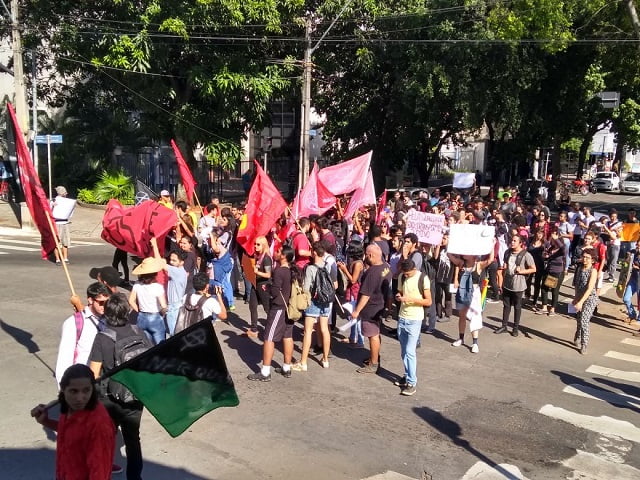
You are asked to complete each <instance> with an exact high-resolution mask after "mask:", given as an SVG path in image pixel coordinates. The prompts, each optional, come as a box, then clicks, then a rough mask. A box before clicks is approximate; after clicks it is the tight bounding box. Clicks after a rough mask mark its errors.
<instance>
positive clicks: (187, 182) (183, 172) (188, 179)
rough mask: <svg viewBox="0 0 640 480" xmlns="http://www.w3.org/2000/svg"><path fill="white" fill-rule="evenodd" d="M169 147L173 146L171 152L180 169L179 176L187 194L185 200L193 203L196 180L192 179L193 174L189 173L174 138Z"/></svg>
mask: <svg viewBox="0 0 640 480" xmlns="http://www.w3.org/2000/svg"><path fill="white" fill-rule="evenodd" d="M171 147H173V153H175V155H176V160H177V162H178V170H179V171H180V178H182V184H183V185H184V191H185V192H186V194H187V200H188V201H189V203H190V204H191V203H193V192H194V190H195V187H196V185H197V182H196V181H195V180H194V179H193V175H192V174H191V170H189V166H188V165H187V162H186V161H185V159H184V157H183V156H182V153H181V152H180V149H179V148H178V145H176V142H175V141H174V140H171Z"/></svg>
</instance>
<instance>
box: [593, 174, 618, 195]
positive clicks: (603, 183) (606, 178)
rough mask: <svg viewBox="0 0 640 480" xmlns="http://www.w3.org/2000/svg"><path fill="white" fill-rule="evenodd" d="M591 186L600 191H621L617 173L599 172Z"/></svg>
mask: <svg viewBox="0 0 640 480" xmlns="http://www.w3.org/2000/svg"><path fill="white" fill-rule="evenodd" d="M591 184H592V185H593V186H594V187H596V188H597V189H598V190H607V191H616V192H617V191H620V177H618V174H617V173H616V172H598V173H597V174H596V176H595V178H594V179H593V180H592V181H591Z"/></svg>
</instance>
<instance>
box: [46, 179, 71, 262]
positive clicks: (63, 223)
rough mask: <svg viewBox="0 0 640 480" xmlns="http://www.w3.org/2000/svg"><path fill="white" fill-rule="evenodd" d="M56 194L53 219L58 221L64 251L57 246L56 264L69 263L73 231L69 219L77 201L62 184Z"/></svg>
mask: <svg viewBox="0 0 640 480" xmlns="http://www.w3.org/2000/svg"><path fill="white" fill-rule="evenodd" d="M56 194H57V196H56V198H54V200H53V202H52V203H51V210H52V214H53V220H54V222H56V228H57V230H58V237H59V238H60V245H62V252H59V251H58V249H57V248H56V249H55V250H54V253H55V255H56V265H62V262H66V263H69V245H70V244H71V233H70V229H69V225H70V223H71V222H70V221H69V220H70V219H71V215H73V211H74V209H75V208H76V201H75V200H72V199H70V198H67V194H68V193H67V189H66V188H64V187H63V186H61V185H59V186H57V187H56Z"/></svg>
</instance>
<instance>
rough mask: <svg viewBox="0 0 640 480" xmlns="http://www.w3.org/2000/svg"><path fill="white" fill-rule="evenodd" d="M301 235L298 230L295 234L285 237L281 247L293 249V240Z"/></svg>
mask: <svg viewBox="0 0 640 480" xmlns="http://www.w3.org/2000/svg"><path fill="white" fill-rule="evenodd" d="M300 233H302V232H301V231H300V230H298V231H297V232H295V233H294V234H293V235H291V236H289V237H287V238H286V239H285V241H284V242H282V246H284V247H289V248H293V239H294V238H296V237H297V236H298V234H300Z"/></svg>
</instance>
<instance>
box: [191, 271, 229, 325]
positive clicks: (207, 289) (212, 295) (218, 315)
mask: <svg viewBox="0 0 640 480" xmlns="http://www.w3.org/2000/svg"><path fill="white" fill-rule="evenodd" d="M193 288H194V290H195V293H188V294H186V295H185V296H184V297H182V305H186V304H187V303H188V304H189V305H196V304H197V303H198V302H199V301H200V299H201V298H202V297H203V296H204V297H207V300H206V301H205V302H204V303H203V304H202V307H201V309H202V319H203V320H211V321H212V322H213V323H215V322H216V320H226V319H227V309H226V307H225V306H224V301H223V300H222V291H221V288H220V287H219V286H217V287H214V288H211V283H210V282H209V277H208V276H207V274H206V273H203V272H199V273H196V274H195V275H194V276H193Z"/></svg>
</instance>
